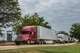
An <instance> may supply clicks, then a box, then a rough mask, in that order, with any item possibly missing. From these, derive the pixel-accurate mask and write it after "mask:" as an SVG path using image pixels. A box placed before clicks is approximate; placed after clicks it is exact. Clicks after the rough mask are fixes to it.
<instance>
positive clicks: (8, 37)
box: [0, 27, 17, 42]
mask: <svg viewBox="0 0 80 53" xmlns="http://www.w3.org/2000/svg"><path fill="white" fill-rule="evenodd" d="M0 28H1V30H2V33H3V35H2V36H0V41H8V42H10V41H14V40H15V38H16V37H17V36H16V34H15V32H14V31H12V27H7V28H4V27H0Z"/></svg>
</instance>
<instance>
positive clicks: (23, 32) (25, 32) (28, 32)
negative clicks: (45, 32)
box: [21, 31, 32, 34]
mask: <svg viewBox="0 0 80 53" xmlns="http://www.w3.org/2000/svg"><path fill="white" fill-rule="evenodd" d="M21 34H32V32H30V31H22V32H21Z"/></svg>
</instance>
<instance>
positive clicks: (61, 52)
mask: <svg viewBox="0 0 80 53" xmlns="http://www.w3.org/2000/svg"><path fill="white" fill-rule="evenodd" d="M29 52H30V53H35V52H36V53H38V52H40V53H41V52H44V53H80V44H76V45H72V46H52V47H51V46H47V47H45V46H44V47H31V48H30V47H29V48H21V49H11V50H0V53H29Z"/></svg>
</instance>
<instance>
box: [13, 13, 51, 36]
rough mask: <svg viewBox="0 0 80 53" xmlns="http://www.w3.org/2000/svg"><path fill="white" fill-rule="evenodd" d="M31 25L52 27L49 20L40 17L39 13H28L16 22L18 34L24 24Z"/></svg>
mask: <svg viewBox="0 0 80 53" xmlns="http://www.w3.org/2000/svg"><path fill="white" fill-rule="evenodd" d="M29 25H39V26H43V27H46V28H50V29H51V26H49V25H48V22H45V20H44V19H43V17H40V16H39V15H38V14H37V13H35V14H34V15H32V16H29V15H27V16H24V17H23V18H21V21H19V22H18V23H17V24H16V26H15V27H14V29H15V31H16V32H17V34H19V33H20V32H21V29H22V28H23V27H24V26H29Z"/></svg>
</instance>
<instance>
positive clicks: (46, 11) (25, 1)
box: [19, 0, 80, 32]
mask: <svg viewBox="0 0 80 53" xmlns="http://www.w3.org/2000/svg"><path fill="white" fill-rule="evenodd" d="M19 4H20V8H21V12H22V14H23V15H25V14H28V13H29V14H31V15H32V14H34V13H35V12H37V13H38V14H39V15H40V16H43V17H44V19H45V20H46V21H47V22H49V25H51V26H52V29H54V30H56V31H66V32H68V31H69V30H70V27H71V25H72V24H73V23H80V0H19Z"/></svg>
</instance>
